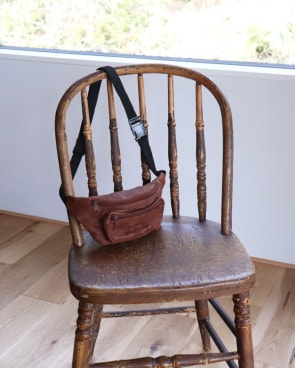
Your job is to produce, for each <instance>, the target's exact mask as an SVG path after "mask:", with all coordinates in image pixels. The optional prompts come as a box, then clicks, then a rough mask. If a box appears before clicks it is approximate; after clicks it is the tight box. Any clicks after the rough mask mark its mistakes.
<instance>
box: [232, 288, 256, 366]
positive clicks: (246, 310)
mask: <svg viewBox="0 0 295 368" xmlns="http://www.w3.org/2000/svg"><path fill="white" fill-rule="evenodd" d="M233 302H234V312H235V325H236V336H237V348H238V354H239V368H254V356H253V345H252V328H251V317H250V297H249V292H245V293H241V294H237V295H234V296H233Z"/></svg>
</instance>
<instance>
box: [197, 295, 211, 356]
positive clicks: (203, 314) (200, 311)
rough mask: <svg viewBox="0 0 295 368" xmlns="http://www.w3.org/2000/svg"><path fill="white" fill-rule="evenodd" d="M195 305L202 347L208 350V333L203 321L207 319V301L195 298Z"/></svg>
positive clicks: (209, 343) (209, 346)
mask: <svg viewBox="0 0 295 368" xmlns="http://www.w3.org/2000/svg"><path fill="white" fill-rule="evenodd" d="M195 307H196V313H197V318H198V323H199V329H200V333H201V338H202V344H203V349H204V351H209V350H210V349H211V342H210V335H209V332H208V331H207V328H206V326H205V323H204V321H205V320H206V319H209V308H208V301H207V300H196V301H195Z"/></svg>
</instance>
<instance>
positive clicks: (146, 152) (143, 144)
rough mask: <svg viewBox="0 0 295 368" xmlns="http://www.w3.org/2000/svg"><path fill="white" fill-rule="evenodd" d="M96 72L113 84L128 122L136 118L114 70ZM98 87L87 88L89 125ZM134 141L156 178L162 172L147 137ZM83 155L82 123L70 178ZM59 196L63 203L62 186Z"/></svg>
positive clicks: (104, 69)
mask: <svg viewBox="0 0 295 368" xmlns="http://www.w3.org/2000/svg"><path fill="white" fill-rule="evenodd" d="M97 70H102V71H104V72H105V73H106V74H107V75H108V77H109V79H110V80H111V82H112V83H113V86H114V88H115V90H116V92H117V94H118V96H119V97H120V100H121V102H122V104H123V106H124V109H125V112H126V115H127V117H128V120H129V121H130V120H132V119H134V118H137V117H138V115H137V114H136V112H135V110H134V108H133V106H132V103H131V101H130V99H129V97H128V95H127V93H126V90H125V88H124V86H123V84H122V82H121V79H120V77H119V76H118V74H117V72H116V70H115V69H114V68H113V67H111V66H104V67H101V68H98V69H97ZM100 87H101V81H98V82H95V83H93V84H91V85H90V87H89V92H88V108H89V119H90V124H91V123H92V119H93V115H94V112H95V107H96V103H97V99H98V94H99V90H100ZM140 121H141V120H140ZM136 140H137V142H138V144H139V146H140V148H141V152H142V154H143V157H144V159H145V162H146V164H147V165H148V167H149V168H150V170H151V171H152V172H153V173H154V174H155V175H156V176H158V175H159V174H160V173H161V172H164V171H163V170H160V171H158V170H157V169H156V166H155V162H154V158H153V154H152V150H151V147H150V145H149V141H148V136H147V135H144V136H142V137H141V138H140V139H136ZM84 154H85V146H84V136H83V122H82V123H81V127H80V131H79V135H78V138H77V141H76V144H75V147H74V149H73V155H72V158H71V162H70V166H71V172H72V177H73V178H74V176H75V174H76V172H77V169H78V167H79V164H80V162H81V159H82V157H83V156H84ZM59 195H60V198H61V199H62V201H63V202H64V203H65V201H66V196H65V192H64V189H63V187H62V185H61V186H60V189H59Z"/></svg>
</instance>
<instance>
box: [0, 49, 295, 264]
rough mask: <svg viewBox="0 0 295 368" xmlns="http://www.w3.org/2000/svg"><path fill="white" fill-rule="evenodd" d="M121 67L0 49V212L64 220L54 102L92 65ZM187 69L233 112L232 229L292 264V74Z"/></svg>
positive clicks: (262, 252)
mask: <svg viewBox="0 0 295 368" xmlns="http://www.w3.org/2000/svg"><path fill="white" fill-rule="evenodd" d="M123 62H124V63H131V62H135V61H134V60H131V59H129V60H128V59H127V60H117V59H115V58H108V59H104V60H102V59H99V58H90V57H75V58H74V57H73V56H63V57H61V55H50V54H49V55H48V54H45V53H40V54H33V55H32V54H30V53H25V52H23V53H22V54H21V55H19V54H18V53H16V52H12V51H11V52H8V51H7V50H0V71H1V72H0V73H1V87H2V88H1V92H0V93H1V96H0V116H1V123H0V160H1V161H0V167H1V183H0V209H3V210H7V211H14V212H20V213H24V214H30V215H35V216H41V217H46V218H52V219H59V220H65V219H66V214H65V210H64V207H63V204H62V203H61V201H60V200H59V198H58V196H57V190H58V187H59V182H60V179H59V172H58V164H57V158H56V150H55V139H54V114H55V109H56V106H57V103H58V100H59V99H60V97H61V95H62V93H63V92H64V90H65V89H66V88H67V87H68V86H69V84H71V83H72V82H73V81H75V80H76V79H78V78H80V77H81V76H83V75H85V74H88V73H90V72H92V71H94V70H95V68H96V67H97V66H99V65H105V64H113V65H115V64H117V63H123ZM137 62H138V60H137ZM185 66H188V67H196V68H197V69H198V70H199V71H201V72H203V73H204V74H206V75H208V76H209V77H211V78H212V79H213V80H214V81H215V82H216V83H217V84H218V85H219V86H220V87H221V89H222V90H223V92H224V93H225V95H226V96H227V97H228V99H229V101H230V104H231V107H232V111H233V116H234V127H235V176H234V212H233V227H234V231H235V232H236V233H237V234H238V236H239V237H240V239H241V240H242V242H243V243H244V245H245V247H246V248H247V250H248V252H249V253H250V255H252V256H254V257H260V258H265V259H270V260H276V261H281V262H286V263H292V264H295V251H294V249H295V247H294V239H295V195H294V188H295V165H294V162H295V144H294V138H295V124H294V120H295V97H294V96H295V94H294V92H295V71H294V70H289V71H284V70H280V69H271V70H269V69H263V68H253V67H252V68H251V67H239V68H238V67H234V66H228V67H225V66H216V65H207V64H199V65H194V64H189V63H187V64H185ZM158 166H159V165H158ZM218 205H219V203H218ZM185 206H187V207H185V210H186V212H188V213H190V208H189V202H188V204H185ZM213 207H214V205H213Z"/></svg>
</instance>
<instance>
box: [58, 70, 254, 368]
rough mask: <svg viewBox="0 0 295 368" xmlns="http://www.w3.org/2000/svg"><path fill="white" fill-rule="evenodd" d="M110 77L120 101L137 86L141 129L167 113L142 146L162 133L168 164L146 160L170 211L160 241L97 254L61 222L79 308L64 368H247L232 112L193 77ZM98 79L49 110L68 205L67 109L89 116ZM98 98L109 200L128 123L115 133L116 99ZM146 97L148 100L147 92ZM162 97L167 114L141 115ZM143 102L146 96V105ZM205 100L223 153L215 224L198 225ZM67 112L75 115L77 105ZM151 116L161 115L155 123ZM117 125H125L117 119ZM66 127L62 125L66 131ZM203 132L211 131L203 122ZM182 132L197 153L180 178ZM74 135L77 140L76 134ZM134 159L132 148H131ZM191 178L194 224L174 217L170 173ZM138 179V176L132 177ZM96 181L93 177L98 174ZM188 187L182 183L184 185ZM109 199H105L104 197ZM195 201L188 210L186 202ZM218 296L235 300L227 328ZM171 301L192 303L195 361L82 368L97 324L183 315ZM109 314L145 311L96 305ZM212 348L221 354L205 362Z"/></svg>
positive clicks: (212, 88)
mask: <svg viewBox="0 0 295 368" xmlns="http://www.w3.org/2000/svg"><path fill="white" fill-rule="evenodd" d="M116 70H117V72H118V74H119V75H120V76H124V77H122V80H123V83H124V84H125V86H126V89H127V91H128V88H129V85H132V83H133V86H134V83H136V84H137V85H138V100H137V99H136V100H135V99H134V88H133V92H132V93H133V94H132V93H131V94H130V96H131V95H132V96H131V100H132V101H133V104H134V105H135V106H137V101H138V104H139V111H140V116H141V118H142V120H143V121H144V123H145V126H146V128H147V112H149V111H150V110H152V109H153V108H154V106H156V108H157V109H158V108H160V107H163V109H165V111H166V112H165V116H166V118H165V121H164V122H162V121H159V120H160V119H157V121H156V122H154V121H149V136H150V137H151V139H150V142H151V147H152V149H153V139H152V137H153V135H154V132H156V131H157V130H158V129H159V130H160V129H161V135H162V134H163V131H164V132H165V133H164V135H165V134H166V132H167V134H166V136H165V137H163V136H162V137H161V142H163V146H165V144H166V142H167V141H168V152H167V154H165V153H164V152H163V153H162V154H161V155H155V151H154V156H155V162H156V165H157V166H158V167H159V168H158V169H164V170H167V177H168V178H169V177H170V196H171V208H172V210H171V215H170V214H169V211H170V210H169V208H170V206H169V203H168V202H169V201H166V208H165V216H164V219H163V223H162V225H161V228H160V229H159V230H158V231H155V232H152V233H151V234H149V235H147V236H145V237H143V238H141V239H138V240H136V241H132V242H127V243H123V244H117V245H110V246H100V245H98V244H97V243H96V242H95V241H94V240H93V239H92V238H91V236H90V235H89V234H88V233H87V232H86V231H83V229H82V228H81V226H80V224H79V223H78V222H77V220H76V219H75V218H73V217H70V218H69V223H70V229H71V233H72V239H73V245H72V247H71V250H70V254H69V283H70V289H71V292H72V293H73V295H74V296H75V297H76V298H77V299H78V300H79V310H78V319H77V329H76V336H75V344H74V353H73V363H72V364H73V365H72V366H73V367H74V368H85V367H102V366H104V367H122V368H123V367H124V368H125V367H128V368H129V367H142V366H144V367H150V368H156V367H157V368H166V367H186V366H192V365H199V364H207V363H216V362H221V361H222V362H223V361H224V362H227V364H228V366H230V367H237V364H238V366H239V367H240V368H253V367H254V362H253V349H252V335H251V319H250V305H249V304H250V301H249V300H250V299H249V290H250V289H251V287H252V286H253V284H254V267H253V264H252V262H251V260H250V258H249V256H248V255H247V253H246V251H245V250H244V248H243V246H242V245H241V243H240V241H239V240H238V238H237V237H236V236H235V235H234V234H233V232H232V171H233V132H232V117H231V110H230V106H229V104H228V102H227V100H226V98H225V97H224V95H223V94H222V92H221V91H220V89H219V88H218V87H217V86H216V85H215V84H214V83H213V82H212V81H211V80H210V79H208V78H207V77H206V76H204V75H202V74H200V73H198V72H196V71H193V70H189V69H185V68H182V67H176V66H170V65H153V64H145V65H131V66H121V67H117V68H116ZM151 75H153V76H152V78H154V79H153V82H152V83H150V82H149V78H151ZM155 76H156V77H155ZM155 78H158V79H155ZM104 79H106V74H105V73H104V72H102V71H97V72H95V73H93V74H90V75H88V76H86V77H84V78H82V79H80V80H79V81H77V82H75V83H74V84H73V85H72V86H70V87H69V88H68V90H67V91H66V92H65V94H64V95H63V97H62V98H61V100H60V103H59V105H58V108H57V112H56V140H57V151H58V158H59V165H60V171H61V178H62V183H63V187H64V190H65V194H66V195H75V190H74V184H73V180H72V175H71V168H70V159H69V148H68V143H67V136H69V135H70V133H69V131H70V128H71V129H72V128H73V127H72V126H69V127H68V128H69V129H68V131H67V129H66V128H67V127H66V121H67V112H68V110H69V109H68V108H69V105H70V104H71V102H72V101H73V100H75V99H74V97H75V96H76V95H77V96H79V94H81V95H82V109H84V112H85V111H87V110H88V106H87V100H85V94H86V91H87V88H88V87H89V85H90V84H92V83H94V82H97V81H100V80H104ZM129 79H133V81H130V82H128V81H129ZM182 79H185V80H186V81H185V82H184V84H181V83H182V82H181V80H182ZM147 81H148V83H147ZM128 83H130V84H128ZM103 85H104V84H103ZM176 85H179V86H182V87H181V88H183V89H182V90H181V91H180V92H179V93H178V95H177V96H182V98H183V96H185V101H187V105H188V104H189V101H191V102H193V103H194V105H195V107H194V108H193V109H192V111H194V114H193V115H192V116H191V117H190V119H188V118H187V117H186V118H185V119H182V117H181V116H180V115H177V108H178V107H177V103H176V98H175V97H174V96H175V95H176V91H175V94H174V89H175V87H174V86H176ZM106 88H107V94H106V95H105V96H107V97H105V98H103V97H101V98H99V101H98V106H97V110H96V115H95V118H94V122H93V124H92V126H93V141H95V139H96V137H99V133H97V132H96V130H99V127H98V126H97V125H99V126H100V127H102V126H103V125H104V123H105V121H103V119H102V114H103V113H102V110H103V108H102V103H103V102H101V100H103V99H104V100H105V101H104V102H105V103H108V105H109V119H110V120H109V121H110V125H109V128H110V141H111V142H112V143H113V144H114V146H113V147H112V154H111V155H110V156H111V163H110V167H112V171H113V181H114V188H115V190H121V189H122V172H124V170H121V154H122V152H124V150H123V149H122V148H121V147H123V144H124V143H125V142H123V141H121V142H120V144H121V146H119V137H120V129H121V130H122V129H124V128H123V126H124V125H125V124H127V125H128V123H126V122H125V121H124V122H123V123H121V122H120V124H117V120H119V119H118V116H119V115H120V114H123V113H122V112H121V111H119V110H120V108H118V107H117V110H118V114H117V116H116V109H115V106H118V104H117V103H116V97H115V102H114V96H116V95H115V93H114V91H113V88H112V85H111V84H110V83H109V82H108V83H106ZM130 88H131V87H130ZM150 88H153V89H154V90H152V91H150ZM161 88H165V89H166V91H165V96H167V97H165V100H166V99H167V100H166V101H167V104H165V105H164V106H162V105H163V104H161V103H159V101H154V102H151V104H150V105H151V107H150V110H149V106H148V105H147V106H146V100H152V97H156V99H157V96H158V94H159V93H160V92H159V91H160V90H161ZM204 91H205V92H204ZM145 95H146V96H147V98H146V99H145ZM190 95H192V96H190ZM202 95H203V97H202ZM205 95H206V96H205ZM209 95H212V96H213V98H214V100H212V103H213V102H214V101H216V102H217V104H216V106H217V109H216V111H217V112H219V113H218V114H219V115H220V126H221V129H220V131H222V137H221V142H223V148H222V149H221V152H220V157H221V158H222V159H221V165H222V169H221V172H222V178H221V179H220V182H221V183H222V185H221V186H222V189H221V197H222V198H221V221H220V223H218V222H214V221H209V220H207V219H206V206H207V203H206V202H207V199H206V197H207V193H206V192H207V190H206V149H205V138H204V121H203V101H202V100H205V97H206V99H208V98H209V97H208V96H209ZM83 96H84V97H83ZM76 98H77V97H76ZM78 98H79V97H78ZM75 101H76V100H75ZM174 101H175V102H174ZM75 108H76V109H77V103H76V107H75ZM179 109H180V110H181V111H183V110H187V111H188V106H186V104H185V105H184V104H183V103H182V104H181V106H180V108H179ZM174 110H175V112H174ZM73 111H74V110H73ZM98 111H100V113H98ZM74 115H75V114H74V113H71V116H72V120H73V116H74ZM81 116H82V114H81ZM158 116H163V115H161V114H160V113H159V115H158ZM204 116H205V110H204ZM75 119H76V122H77V123H79V124H80V122H81V120H80V121H79V119H80V117H79V116H78V118H77V117H74V120H75ZM124 120H126V118H125V117H124ZM188 120H190V121H188ZM167 121H168V124H167V128H162V127H161V126H163V123H164V124H166V123H167ZM67 125H69V124H68V123H67ZM118 125H120V126H118ZM211 125H212V122H210V126H211ZM121 127H122V128H121ZM215 127H216V129H217V127H218V123H216V125H214V129H215ZM128 129H129V127H128ZM163 129H164V130H163ZM189 129H191V133H189V134H190V135H193V136H194V137H195V141H196V147H195V148H194V149H193V152H194V154H193V156H194V157H192V158H190V159H186V160H185V161H184V162H185V164H184V166H185V168H184V170H183V169H181V168H180V167H178V162H179V161H180V160H179V159H178V157H180V151H181V150H182V149H184V147H185V146H187V144H188V142H187V141H183V140H182V141H181V139H180V138H179V137H178V136H177V134H179V131H180V132H183V131H184V130H185V131H186V130H189ZM75 131H77V126H76V127H75ZM130 134H131V133H130ZM181 134H182V133H181ZM73 136H74V135H73ZM129 138H130V139H129ZM176 138H179V139H178V140H179V141H180V142H179V143H180V144H179V145H178V147H177V146H176ZM71 139H72V138H71ZM100 139H101V142H102V141H104V143H105V141H106V140H108V139H109V138H108V137H105V136H103V137H100ZM126 140H127V141H128V142H126V144H127V145H129V146H131V145H132V144H133V145H135V146H136V142H135V143H133V138H132V136H131V137H129V136H128V139H126V137H125V141H126ZM130 142H132V143H130ZM221 145H222V144H221ZM154 146H155V144H154ZM186 148H187V147H186ZM136 149H138V148H137V147H136ZM178 151H179V152H178ZM100 155H102V153H100ZM127 156H128V155H127ZM99 157H101V156H99ZM138 157H140V155H138ZM166 157H167V160H166ZM128 160H130V157H127V158H126V159H125V161H124V158H123V156H122V166H123V167H126V165H128ZM164 160H165V161H167V167H162V166H161V163H160V162H164ZM138 161H139V168H141V167H142V178H144V181H146V180H147V178H150V173H149V170H148V169H147V166H146V165H145V163H144V162H143V163H142V165H140V159H138ZM217 161H218V160H217ZM217 161H216V162H217ZM123 162H124V165H123ZM191 162H193V166H192V167H191V166H189V165H190V163H191ZM104 166H105V165H104ZM101 170H105V171H104V172H103V174H102V175H103V176H104V177H105V175H106V172H107V169H106V168H105V167H104V168H103V169H101ZM191 170H195V171H196V174H194V177H195V176H196V179H197V180H196V184H194V185H193V187H195V188H196V190H195V192H196V193H191V194H190V201H191V206H192V207H193V208H195V207H196V210H195V211H196V213H197V211H198V216H195V217H185V216H180V209H179V208H180V206H179V203H180V200H179V197H180V196H181V195H182V187H181V185H180V184H179V183H181V181H180V180H179V179H178V176H179V174H178V173H179V172H182V173H184V174H188V173H189V172H191ZM214 170H215V168H214ZM138 171H139V174H140V170H138ZM97 172H98V174H99V173H100V171H99V169H98V170H97ZM110 172H111V170H110ZM92 174H93V172H92V173H90V175H92ZM139 176H140V175H139ZM75 180H76V179H75ZM186 181H187V179H185V180H184V181H183V182H182V183H185V182H186ZM85 185H86V184H85ZM136 185H140V183H136V184H135V185H134V186H136ZM124 189H129V188H124ZM79 190H80V187H79ZM112 190H113V189H110V190H109V192H111V191H112ZM166 190H167V191H169V183H166ZM185 191H187V190H185ZM195 197H196V200H194V198H195ZM195 203H196V206H195ZM208 203H209V202H208ZM197 208H198V209H197ZM166 213H167V215H166ZM184 215H185V214H184ZM222 296H231V297H232V299H233V308H234V313H235V319H234V321H232V320H231V319H230V318H229V317H228V316H227V315H226V313H225V311H224V309H223V308H222V307H221V304H220V303H219V302H218V300H217V299H216V298H217V297H222ZM175 301H179V302H183V301H192V302H193V308H194V310H195V311H196V314H197V321H198V324H199V329H200V333H201V338H202V344H203V351H201V352H196V354H193V355H180V354H178V352H176V355H174V356H173V357H163V356H161V357H158V358H152V357H144V358H138V359H131V360H124V361H115V362H108V363H105V362H104V363H90V359H91V356H92V354H93V351H94V346H95V342H96V339H97V335H98V331H99V326H100V321H101V319H102V318H107V317H108V318H109V317H118V316H122V315H123V316H126V315H130V316H134V315H144V314H149V315H150V314H153V313H157V314H159V313H179V312H183V311H185V312H188V311H191V308H190V307H188V308H185V307H183V306H182V307H179V308H177V307H173V308H171V306H170V307H169V302H175ZM208 301H209V302H210V303H211V304H212V306H213V307H214V308H215V309H216V310H217V312H218V314H220V316H221V318H222V320H223V321H224V322H225V324H226V325H227V327H228V328H229V329H230V330H231V331H232V333H233V336H234V337H233V338H235V339H236V344H237V348H236V349H235V351H227V349H226V347H225V346H224V343H223V342H222V340H221V339H220V337H219V336H218V334H217V332H216V331H215V329H214V328H213V326H212V324H211V322H210V318H209V308H208ZM166 302H167V303H168V304H167V308H166V309H161V310H155V311H152V310H151V308H150V307H149V305H151V304H150V303H166ZM115 304H117V305H118V304H124V305H125V304H128V305H129V304H143V306H142V308H141V309H140V310H137V312H136V311H134V310H131V311H130V312H126V311H124V312H116V311H114V312H108V311H105V310H104V308H103V306H104V305H115ZM210 308H211V307H210ZM126 333H128V332H126ZM211 338H212V340H213V341H214V343H215V344H216V345H217V347H218V350H219V351H220V352H218V351H217V352H215V353H214V352H210V350H211Z"/></svg>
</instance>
